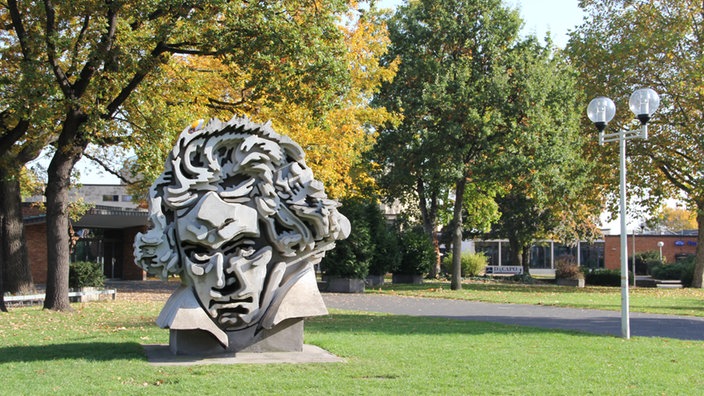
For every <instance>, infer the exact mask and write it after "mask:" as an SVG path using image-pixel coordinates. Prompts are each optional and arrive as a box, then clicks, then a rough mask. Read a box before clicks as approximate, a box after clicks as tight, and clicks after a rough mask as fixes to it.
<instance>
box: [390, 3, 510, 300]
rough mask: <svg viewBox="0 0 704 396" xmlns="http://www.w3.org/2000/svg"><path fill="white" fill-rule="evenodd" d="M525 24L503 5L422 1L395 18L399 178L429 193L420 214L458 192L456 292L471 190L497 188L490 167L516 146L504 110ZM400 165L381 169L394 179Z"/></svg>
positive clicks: (455, 214)
mask: <svg viewBox="0 0 704 396" xmlns="http://www.w3.org/2000/svg"><path fill="white" fill-rule="evenodd" d="M520 23H521V21H520V18H519V17H518V13H517V11H516V10H511V9H508V8H505V7H504V6H502V4H501V2H500V1H498V0H452V1H442V2H441V1H433V0H420V1H417V2H411V3H409V4H408V5H407V6H404V7H401V8H399V9H398V11H397V14H396V16H395V17H394V18H393V19H392V20H391V21H390V25H389V26H390V36H391V40H392V47H391V50H390V54H392V55H397V56H399V57H400V58H401V64H400V65H399V72H398V74H397V77H396V79H395V80H394V84H393V85H390V86H389V88H390V89H392V91H391V92H390V94H389V95H388V97H389V98H390V99H389V100H387V102H391V101H394V100H395V101H396V103H397V107H398V108H399V109H402V110H403V116H404V119H403V123H402V124H401V126H400V127H398V128H390V131H389V135H395V136H393V137H390V138H389V141H392V142H394V141H396V143H395V145H394V146H393V147H395V148H396V152H394V151H389V152H390V153H394V155H395V156H396V160H395V161H396V162H403V164H401V167H399V168H398V169H399V170H401V171H402V173H404V172H405V173H407V174H410V175H411V176H410V177H406V178H398V179H397V180H399V181H400V182H401V183H403V184H404V185H405V186H407V187H406V191H410V189H411V188H412V187H411V186H419V187H421V188H422V189H421V188H416V189H415V190H416V191H419V193H418V197H419V199H420V201H421V202H423V203H427V202H429V205H423V204H421V212H423V211H425V210H426V209H425V207H430V208H433V209H434V208H436V207H437V202H438V201H439V198H442V194H443V192H444V191H446V190H448V189H449V190H451V191H453V193H454V194H453V195H454V207H453V210H452V219H453V220H452V224H453V227H454V231H453V244H452V245H453V261H454V262H453V274H452V285H451V287H452V289H459V288H461V265H460V259H461V256H462V255H461V242H462V235H463V229H464V223H463V221H464V210H465V201H464V200H465V192H466V191H467V189H468V186H469V187H470V188H471V189H473V190H477V191H481V189H477V188H476V186H485V185H492V182H495V181H496V179H495V178H493V176H492V175H491V174H490V173H488V172H486V171H485V170H486V169H487V164H488V163H489V162H490V161H491V160H492V158H494V157H495V156H496V155H498V154H500V153H501V152H502V151H505V150H509V149H510V147H513V146H515V145H516V142H517V140H515V139H513V137H514V134H516V133H517V130H516V129H515V128H511V125H510V124H507V123H506V117H505V112H506V111H507V107H506V104H507V99H509V98H510V80H509V75H510V72H511V69H512V67H513V65H512V64H511V60H512V59H511V58H512V57H511V52H512V51H513V48H514V46H515V45H516V42H517V38H518V29H519V27H520ZM387 157H388V156H387ZM396 165H398V164H397V163H391V162H387V163H381V164H380V167H381V169H382V171H384V172H389V174H391V172H393V170H389V168H391V167H393V166H396ZM403 167H405V168H407V169H408V170H409V171H410V172H408V171H405V170H403ZM426 191H427V192H429V195H428V194H427V193H426V195H425V197H430V200H427V201H424V199H425V198H424V197H423V196H422V195H421V192H426ZM436 197H437V198H436ZM430 213H431V212H430V211H428V214H430ZM472 215H473V214H472V213H468V214H467V216H468V217H471V216H472ZM428 219H433V217H432V216H429V217H428ZM424 222H425V217H424Z"/></svg>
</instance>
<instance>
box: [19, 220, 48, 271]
mask: <svg viewBox="0 0 704 396" xmlns="http://www.w3.org/2000/svg"><path fill="white" fill-rule="evenodd" d="M24 237H25V240H26V241H27V253H28V255H29V257H28V259H29V268H30V270H31V271H32V280H33V281H34V283H39V284H45V283H46V258H47V250H46V223H34V224H25V226H24Z"/></svg>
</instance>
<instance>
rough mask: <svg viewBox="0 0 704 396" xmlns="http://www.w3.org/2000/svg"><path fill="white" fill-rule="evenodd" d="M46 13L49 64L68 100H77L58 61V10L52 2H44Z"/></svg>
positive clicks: (45, 0)
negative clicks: (55, 40) (56, 40)
mask: <svg viewBox="0 0 704 396" xmlns="http://www.w3.org/2000/svg"><path fill="white" fill-rule="evenodd" d="M44 11H45V12H46V26H45V27H44V30H45V35H46V37H45V38H44V39H45V41H46V52H47V58H48V60H49V64H50V65H51V68H52V70H53V71H54V76H56V80H57V82H58V83H59V87H61V91H62V92H63V93H64V96H65V97H67V98H75V96H74V94H73V87H72V86H71V83H70V82H69V80H68V77H67V76H66V74H65V73H64V71H63V69H61V66H59V62H58V60H57V59H56V45H55V44H54V39H55V37H54V36H55V35H56V28H55V24H56V10H55V9H54V4H53V3H52V2H51V0H44Z"/></svg>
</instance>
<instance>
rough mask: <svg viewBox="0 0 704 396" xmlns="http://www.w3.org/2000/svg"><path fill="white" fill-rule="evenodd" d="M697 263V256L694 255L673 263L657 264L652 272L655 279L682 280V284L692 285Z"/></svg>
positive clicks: (685, 285)
mask: <svg viewBox="0 0 704 396" xmlns="http://www.w3.org/2000/svg"><path fill="white" fill-rule="evenodd" d="M695 264H696V263H695V257H694V256H692V257H688V258H687V259H685V260H681V261H678V262H676V263H673V264H661V265H655V266H653V267H652V268H651V270H650V271H651V272H650V273H651V275H652V276H653V278H655V279H662V280H680V281H682V286H684V287H690V286H692V279H693V278H694V267H695Z"/></svg>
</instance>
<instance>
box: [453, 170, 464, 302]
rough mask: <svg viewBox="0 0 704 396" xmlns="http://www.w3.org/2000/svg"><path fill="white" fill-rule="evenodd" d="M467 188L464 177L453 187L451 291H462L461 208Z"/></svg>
mask: <svg viewBox="0 0 704 396" xmlns="http://www.w3.org/2000/svg"><path fill="white" fill-rule="evenodd" d="M466 186H467V179H466V178H465V177H462V178H460V179H459V180H457V184H456V186H455V208H454V210H453V213H452V217H453V220H454V225H455V228H454V229H453V230H452V281H451V283H450V288H451V289H452V290H462V227H463V222H462V207H463V206H464V190H465V187H466Z"/></svg>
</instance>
